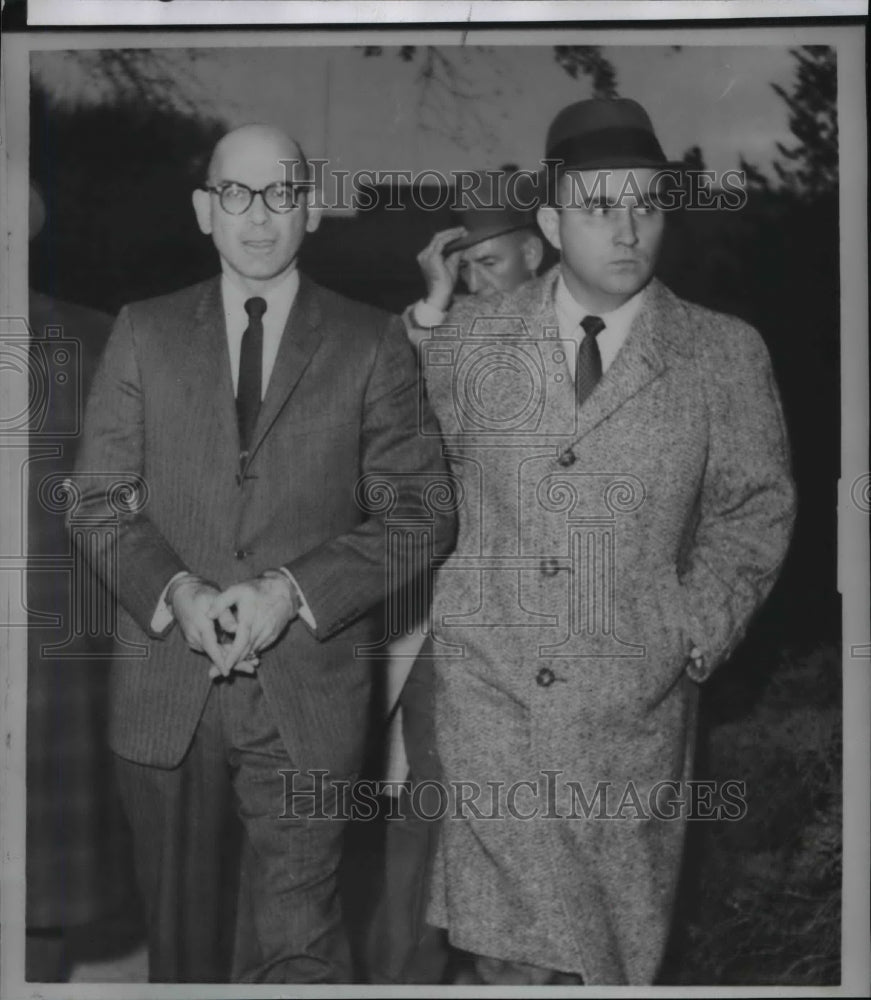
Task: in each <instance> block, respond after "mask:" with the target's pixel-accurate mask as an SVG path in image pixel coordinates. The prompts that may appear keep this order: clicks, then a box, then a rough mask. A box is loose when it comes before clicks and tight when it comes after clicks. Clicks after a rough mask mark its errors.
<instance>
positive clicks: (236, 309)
mask: <svg viewBox="0 0 871 1000" xmlns="http://www.w3.org/2000/svg"><path fill="white" fill-rule="evenodd" d="M298 291H299V271H297V269H296V268H293V269H292V270H291V271H289V272H288V274H287V276H286V277H285V278H284V280H283V281H281V282H280V283H279V284H277V285H275V286H274V287H272V288H270V289H269V291H268V292H261V293H259V297H260V298H262V299H265V300H266V312H265V313H264V314H263V371H262V386H263V395H264V396H265V395H266V389H267V386H268V385H269V378H270V376H271V375H272V369H273V368H274V367H275V359H276V357H277V356H278V348H279V346H280V344H281V337H282V334H283V333H284V328H285V326H286V325H287V318H288V316H290V310H291V309H292V308H293V303H294V301H295V300H296V295H297V292H298ZM256 297H257V296H254V295H252V294H251V292H250V291H248V290H247V289H246V288H243V287H242V284H241V282H239V281H236V280H234V278H233V277H232V275H230V274H227V272H224V273H223V274H222V275H221V298H222V300H223V303H224V319H225V325H226V330H227V346H228V347H229V349H230V370H231V372H232V374H233V392H234V393H235V392H236V389H237V386H238V381H239V355H240V353H241V351H242V335H243V334H244V333H245V330H246V328H247V326H248V314H247V313H246V312H245V303H246V301H247V300H248V299H250V298H256Z"/></svg>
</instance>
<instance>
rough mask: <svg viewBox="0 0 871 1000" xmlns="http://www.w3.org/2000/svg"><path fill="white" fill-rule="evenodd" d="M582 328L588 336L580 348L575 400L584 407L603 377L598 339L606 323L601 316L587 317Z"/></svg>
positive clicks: (576, 370)
mask: <svg viewBox="0 0 871 1000" xmlns="http://www.w3.org/2000/svg"><path fill="white" fill-rule="evenodd" d="M581 326H582V327H583V330H584V333H585V334H586V336H585V337H584V339H583V340H582V341H581V344H580V346H579V347H578V363H577V365H576V366H575V398H576V399H577V401H578V406H583V404H584V401H585V400H586V399H587V397H588V396H589V395H590V393H591V392H592V391H593V389H595V388H596V383H597V382H598V381H599V379H600V378H601V377H602V355H601V354H600V353H599V345H598V344H597V343H596V337H598V336H599V334H600V333H601V332H602V331H603V330H604V329H605V322H604V320H603V319H602V317H601V316H585V317H584V318H583V319H582V320H581Z"/></svg>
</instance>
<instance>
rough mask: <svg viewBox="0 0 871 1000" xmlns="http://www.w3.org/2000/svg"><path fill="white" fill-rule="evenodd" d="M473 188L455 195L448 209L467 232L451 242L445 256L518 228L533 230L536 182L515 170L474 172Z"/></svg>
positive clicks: (534, 224)
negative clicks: (452, 203)
mask: <svg viewBox="0 0 871 1000" xmlns="http://www.w3.org/2000/svg"><path fill="white" fill-rule="evenodd" d="M475 178H476V181H477V183H476V184H475V185H474V187H472V186H469V187H463V190H462V191H461V192H456V198H455V204H454V205H453V206H452V208H453V211H452V214H453V217H454V220H455V222H456V225H458V226H465V227H466V229H467V230H468V232H467V233H466V235H465V236H460V237H459V238H458V239H456V240H452V241H451V242H450V243H449V244H448V245H447V246H446V247H445V253H454V252H456V251H457V250H467V249H468V248H469V247H473V246H475V244H477V243H483V242H484V240H492V239H494V238H495V237H496V236H504V235H505V234H506V233H513V232H516V231H517V230H520V229H531V230H533V231H535V226H536V223H535V209H536V190H537V189H536V182H535V181H534V180H533V179H532V178H531V177H530V175H529V173H528V172H524V171H519V170H516V169H513V168H512V169H501V170H490V171H477V172H476V174H475Z"/></svg>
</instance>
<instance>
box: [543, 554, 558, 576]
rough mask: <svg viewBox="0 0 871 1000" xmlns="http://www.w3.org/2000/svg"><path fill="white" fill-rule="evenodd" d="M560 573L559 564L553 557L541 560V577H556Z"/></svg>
mask: <svg viewBox="0 0 871 1000" xmlns="http://www.w3.org/2000/svg"><path fill="white" fill-rule="evenodd" d="M557 573H559V563H558V562H557V561H556V559H554V558H553V557H552V556H551V557H549V558H547V559H542V560H541V575H542V576H556V575H557Z"/></svg>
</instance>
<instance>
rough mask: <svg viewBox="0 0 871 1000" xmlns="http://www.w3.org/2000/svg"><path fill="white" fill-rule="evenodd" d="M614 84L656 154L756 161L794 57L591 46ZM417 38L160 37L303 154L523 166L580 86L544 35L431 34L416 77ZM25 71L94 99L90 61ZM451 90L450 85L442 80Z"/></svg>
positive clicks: (201, 93)
mask: <svg viewBox="0 0 871 1000" xmlns="http://www.w3.org/2000/svg"><path fill="white" fill-rule="evenodd" d="M603 54H604V55H605V56H606V57H607V58H608V59H609V60H610V61H611V62H612V63H613V65H614V67H615V69H616V72H617V89H618V93H619V94H620V96H623V97H633V98H635V99H636V100H638V101H640V102H641V103H642V104H643V105H644V107H645V108H646V109H647V111H648V113H649V114H650V117H651V119H652V121H653V124H654V127H655V129H656V131H657V134H658V136H659V138H660V142H661V144H662V146H663V148H664V149H665V152H666V154H667V155H669V156H670V157H673V158H680V157H681V156H682V155H683V154H684V152H685V151H686V150H687V149H688V148H689V147H690V146H693V145H699V146H700V147H701V149H702V152H703V155H704V159H705V163H706V165H707V166H708V167H709V168H710V169H714V170H717V171H723V170H727V169H730V168H734V167H737V166H738V163H739V159H740V157H741V156H742V155H743V156H744V157H745V158H746V159H747V160H749V161H750V162H752V163H754V164H756V165H758V166H760V167H761V168H762V169H763V170H765V171H766V172H768V171H770V164H771V161H772V159H773V158H774V157H775V155H776V147H775V143H776V142H777V141H780V142H783V143H786V144H787V145H790V144H791V143H792V141H793V140H792V137H791V135H790V132H789V128H788V123H787V109H786V106H785V104H784V102H783V101H782V100H781V99H780V97H778V95H777V94H776V93H775V92H774V90H773V89H772V87H771V84H772V83H779V84H780V85H781V86H785V87H786V88H787V89H789V87H790V85H791V83H792V80H793V74H794V66H795V62H794V59H793V57H792V56H791V55H790V54H789V50H788V48H787V47H786V46H776V47H772V46H752V45H745V46H741V47H735V46H731V47H725V46H710V45H705V46H701V45H699V46H682V47H681V48H680V49H679V50H677V49H675V47H674V46H651V45H644V46H642V45H633V46H630V45H621V46H604V47H603ZM425 57H426V49H425V48H423V47H422V48H420V49H419V50H418V52H417V54H416V56H415V58H414V59H413V60H412V61H410V62H406V61H404V60H402V59H401V58H399V55H398V50H397V49H395V48H393V49H391V48H386V47H385V48H384V49H383V52H382V54H381V55H380V56H374V57H366V56H364V54H363V51H362V49H361V48H359V47H352V46H345V47H338V46H329V47H312V46H305V47H303V46H297V47H285V48H277V47H276V48H263V47H260V46H258V47H257V48H240V47H238V46H237V47H226V48H208V49H197V50H195V51H192V50H190V49H175V50H160V58H161V60H163V62H164V65H165V67H166V69H167V72H168V73H169V75H170V76H171V77H172V78H173V79H174V87H175V88H176V89H177V92H178V93H181V94H184V95H185V96H187V97H188V98H189V99H191V100H192V101H194V102H195V103H196V104H197V106H198V107H200V108H202V110H203V111H204V112H207V113H209V114H212V115H217V116H219V117H221V118H224V119H225V120H226V121H227V122H228V124H230V125H235V124H241V123H242V122H246V121H252V120H254V121H270V122H274V123H275V124H278V125H281V126H283V127H285V128H287V129H288V130H290V131H291V132H292V133H293V134H294V135H296V136H297V137H298V138H299V139H300V140H301V141H302V143H303V145H304V148H305V149H306V151H307V153H308V154H309V155H310V156H325V157H327V158H329V159H330V161H331V164H332V165H333V166H335V167H336V168H339V169H346V170H350V171H354V170H361V169H366V170H391V169H393V170H397V169H402V170H411V171H414V172H420V171H422V170H425V169H432V170H440V171H447V170H451V169H463V170H465V169H481V168H487V167H496V166H499V165H501V164H503V163H508V162H511V163H516V164H518V165H519V166H520V167H526V168H532V167H534V166H535V165H536V164H537V162H538V160H539V158H540V157H541V156H542V154H543V146H544V139H545V134H546V131H547V127H548V124H549V123H550V121H551V119H552V118H553V117H554V115H555V114H556V113H557V112H558V111H559V110H560V108H562V107H564V106H565V105H566V104H569V103H571V102H572V101H576V100H581V99H583V98H585V97H589V96H590V95H591V83H590V81H589V78H587V77H580V78H578V79H576V80H573V79H572V78H571V77H570V76H569V75H568V74H567V73H566V72H565V71H564V70H563V69H562V68H560V67H559V66H558V65H557V63H556V61H555V59H554V52H553V48H552V47H551V46H541V45H536V46H532V45H530V46H519V45H510V46H505V45H500V46H493V47H490V48H488V49H486V50H482V49H480V48H474V47H471V46H469V47H466V48H462V47H458V46H453V47H451V46H443V47H439V48H438V49H437V53H436V55H435V57H434V59H433V65H434V73H433V76H432V77H431V80H430V83H429V85H428V86H427V85H425V83H424V81H423V80H422V74H421V71H422V69H423V68H424V65H425V64H424V60H425ZM31 58H32V67H33V69H34V72H35V73H36V75H37V77H38V78H39V79H40V80H41V81H43V82H44V83H46V84H47V85H48V86H49V88H50V89H52V90H54V91H55V92H56V93H58V94H60V93H62V94H63V96H64V98H65V99H67V100H79V99H84V100H94V99H98V98H99V97H100V96H101V94H102V91H101V90H100V86H99V84H98V83H96V82H95V77H94V75H93V73H92V72H90V73H89V72H86V71H84V70H83V68H82V65H81V63H80V62H76V60H74V59H71V58H70V56H69V54H68V53H64V52H63V51H60V52H35V53H33V55H32V57H31ZM451 74H453V86H454V89H455V90H456V91H458V92H459V93H460V94H462V95H464V96H460V97H456V96H451V95H450V93H449V92H448V88H447V87H446V84H449V83H450V82H451V81H450V79H449V76H450V75H451Z"/></svg>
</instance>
